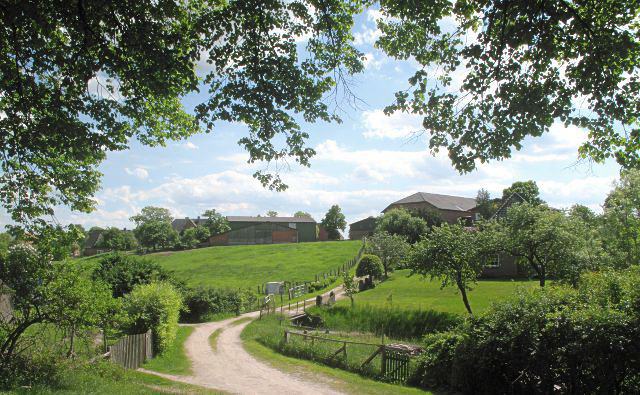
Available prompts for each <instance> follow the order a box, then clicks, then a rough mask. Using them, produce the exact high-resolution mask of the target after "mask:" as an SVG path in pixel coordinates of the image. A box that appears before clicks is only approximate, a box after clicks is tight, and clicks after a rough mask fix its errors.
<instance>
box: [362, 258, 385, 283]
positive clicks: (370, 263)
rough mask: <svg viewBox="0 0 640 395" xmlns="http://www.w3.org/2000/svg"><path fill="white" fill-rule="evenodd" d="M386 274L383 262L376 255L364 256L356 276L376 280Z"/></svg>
mask: <svg viewBox="0 0 640 395" xmlns="http://www.w3.org/2000/svg"><path fill="white" fill-rule="evenodd" d="M383 273H384V266H382V261H381V260H380V258H378V257H377V256H375V255H370V254H364V255H362V258H360V262H358V267H357V268H356V276H358V277H363V276H371V277H376V278H381V277H382V274H383Z"/></svg>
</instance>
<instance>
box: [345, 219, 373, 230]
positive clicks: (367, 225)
mask: <svg viewBox="0 0 640 395" xmlns="http://www.w3.org/2000/svg"><path fill="white" fill-rule="evenodd" d="M375 224H376V219H375V218H374V217H367V218H365V219H361V220H360V221H356V222H353V223H351V224H349V229H350V230H369V229H373V228H374V227H375Z"/></svg>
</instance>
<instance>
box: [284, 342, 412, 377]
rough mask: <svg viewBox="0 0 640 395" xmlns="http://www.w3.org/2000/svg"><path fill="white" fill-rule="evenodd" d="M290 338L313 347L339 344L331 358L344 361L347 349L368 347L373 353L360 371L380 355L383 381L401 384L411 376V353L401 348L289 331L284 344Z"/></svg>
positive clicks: (363, 363) (361, 366)
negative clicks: (350, 347) (296, 337)
mask: <svg viewBox="0 0 640 395" xmlns="http://www.w3.org/2000/svg"><path fill="white" fill-rule="evenodd" d="M292 336H298V337H301V338H302V339H303V340H304V341H309V342H311V345H312V346H313V345H314V343H315V342H316V341H318V342H319V341H325V342H332V343H336V344H339V345H340V347H339V348H338V349H337V350H336V351H335V352H334V353H333V355H332V357H338V356H341V357H342V358H343V359H344V360H345V361H346V359H347V353H348V352H347V347H348V346H349V345H352V346H370V347H372V348H374V349H375V351H374V352H373V353H372V354H371V355H369V356H368V357H367V358H366V359H365V360H364V361H363V362H362V364H361V365H360V369H364V368H365V367H366V366H367V365H369V364H370V363H371V362H372V361H373V360H374V359H375V358H376V357H377V356H378V355H380V357H381V358H380V362H381V363H380V374H381V376H382V378H383V379H384V380H385V381H390V382H397V383H402V382H406V380H407V379H408V378H409V375H410V374H411V371H410V361H411V353H410V352H408V351H407V350H405V349H403V348H398V347H394V346H390V345H385V344H375V343H365V342H357V341H352V340H338V339H331V338H327V337H322V336H316V335H311V334H309V333H307V332H306V331H305V332H297V331H291V330H285V331H284V342H285V343H289V341H290V340H291V337H292Z"/></svg>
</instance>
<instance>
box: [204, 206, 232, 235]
mask: <svg viewBox="0 0 640 395" xmlns="http://www.w3.org/2000/svg"><path fill="white" fill-rule="evenodd" d="M202 216H203V217H205V218H206V220H205V221H204V226H205V227H207V228H208V229H209V235H210V236H216V235H219V234H222V233H226V232H228V231H230V230H231V226H229V221H227V219H226V218H225V217H224V216H223V215H222V214H220V213H218V212H216V210H215V209H211V210H207V211H205V212H204V213H203V214H202Z"/></svg>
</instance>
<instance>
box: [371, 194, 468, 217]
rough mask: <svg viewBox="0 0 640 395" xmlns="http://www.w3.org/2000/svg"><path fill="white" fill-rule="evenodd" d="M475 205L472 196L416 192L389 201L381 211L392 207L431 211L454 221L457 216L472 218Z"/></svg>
mask: <svg viewBox="0 0 640 395" xmlns="http://www.w3.org/2000/svg"><path fill="white" fill-rule="evenodd" d="M475 207H476V199H474V198H468V197H461V196H451V195H440V194H437V193H426V192H416V193H414V194H413V195H410V196H407V197H405V198H402V199H400V200H398V201H396V202H393V203H391V204H390V205H388V206H387V208H385V209H384V210H382V212H383V213H386V212H387V211H389V210H391V209H394V208H404V209H406V210H409V211H413V212H417V211H433V212H435V213H437V214H438V215H439V216H440V217H441V218H442V219H443V220H444V221H446V222H448V223H456V222H457V221H458V219H459V218H470V217H471V218H473V217H474V212H473V209H474V208H475Z"/></svg>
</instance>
